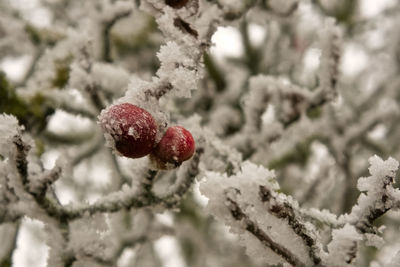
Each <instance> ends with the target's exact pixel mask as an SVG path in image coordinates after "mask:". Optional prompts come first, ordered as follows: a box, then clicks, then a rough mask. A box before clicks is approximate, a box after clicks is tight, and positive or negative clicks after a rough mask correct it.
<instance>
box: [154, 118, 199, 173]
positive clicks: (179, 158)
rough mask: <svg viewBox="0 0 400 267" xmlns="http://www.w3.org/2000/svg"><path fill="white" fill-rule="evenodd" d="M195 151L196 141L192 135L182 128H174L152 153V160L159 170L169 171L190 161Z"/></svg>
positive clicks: (166, 133) (170, 129) (171, 128)
mask: <svg viewBox="0 0 400 267" xmlns="http://www.w3.org/2000/svg"><path fill="white" fill-rule="evenodd" d="M194 151H195V141H194V139H193V136H192V134H191V133H190V132H189V131H188V130H186V129H185V128H183V127H182V126H172V127H169V128H168V129H167V131H166V132H165V134H164V136H163V137H162V138H161V140H160V142H159V143H158V144H157V146H156V147H155V148H154V150H153V151H152V152H151V154H150V159H151V160H152V161H153V163H155V164H156V166H157V167H158V168H160V169H169V168H173V167H177V166H179V165H180V164H181V163H182V162H183V161H185V160H188V159H190V158H191V157H192V156H193V154H194Z"/></svg>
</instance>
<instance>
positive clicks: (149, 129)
mask: <svg viewBox="0 0 400 267" xmlns="http://www.w3.org/2000/svg"><path fill="white" fill-rule="evenodd" d="M99 121H100V125H101V127H102V128H103V130H104V131H105V132H106V133H108V134H110V135H111V137H112V138H113V140H114V143H115V149H116V150H117V151H118V152H119V153H121V154H122V155H123V156H125V157H128V158H140V157H144V156H146V155H148V154H149V153H150V152H151V151H152V149H153V148H154V145H155V141H156V134H157V124H156V122H155V120H154V118H153V116H152V115H151V114H150V113H149V112H147V111H146V110H144V109H142V108H140V107H138V106H135V105H132V104H129V103H123V104H118V105H114V106H111V107H109V108H108V109H106V110H104V111H103V112H102V113H101V114H100V117H99Z"/></svg>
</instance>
